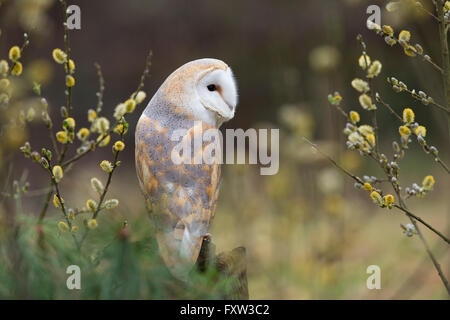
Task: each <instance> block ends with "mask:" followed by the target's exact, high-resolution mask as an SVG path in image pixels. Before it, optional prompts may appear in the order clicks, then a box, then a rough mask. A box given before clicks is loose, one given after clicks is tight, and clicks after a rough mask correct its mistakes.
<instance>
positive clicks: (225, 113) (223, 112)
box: [202, 102, 234, 122]
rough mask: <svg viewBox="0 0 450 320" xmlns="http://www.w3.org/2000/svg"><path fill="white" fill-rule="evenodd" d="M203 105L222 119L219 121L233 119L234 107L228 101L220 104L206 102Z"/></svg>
mask: <svg viewBox="0 0 450 320" xmlns="http://www.w3.org/2000/svg"><path fill="white" fill-rule="evenodd" d="M202 104H203V106H204V107H205V108H207V109H209V110H211V111H212V112H214V113H216V114H217V116H218V117H219V118H220V119H221V120H222V121H221V122H224V121H228V120H231V119H233V117H234V107H233V106H232V105H231V104H229V103H228V102H225V103H223V104H221V105H220V106H217V105H209V104H207V103H203V102H202Z"/></svg>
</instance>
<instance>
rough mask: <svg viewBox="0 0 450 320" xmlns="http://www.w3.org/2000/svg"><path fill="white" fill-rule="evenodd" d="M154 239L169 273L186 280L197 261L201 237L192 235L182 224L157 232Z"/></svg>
mask: <svg viewBox="0 0 450 320" xmlns="http://www.w3.org/2000/svg"><path fill="white" fill-rule="evenodd" d="M156 240H157V242H158V246H159V252H160V254H161V256H162V258H163V260H164V263H165V264H166V266H167V268H168V269H169V271H170V273H171V274H172V275H173V276H174V277H175V278H177V279H178V280H181V281H184V282H187V281H188V278H189V273H190V272H191V270H192V268H193V267H194V265H195V263H196V262H197V258H198V255H199V253H200V249H201V245H202V242H203V237H202V236H199V237H198V236H195V235H193V234H192V233H190V232H189V229H188V228H185V227H184V226H182V227H177V228H175V229H174V230H173V231H171V232H158V233H157V234H156Z"/></svg>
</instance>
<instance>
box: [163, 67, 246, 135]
mask: <svg viewBox="0 0 450 320" xmlns="http://www.w3.org/2000/svg"><path fill="white" fill-rule="evenodd" d="M160 91H161V93H162V95H163V97H164V100H166V101H167V102H169V103H170V105H172V106H174V107H175V109H176V112H179V113H185V114H186V115H189V117H190V118H191V119H194V120H201V121H204V122H206V123H208V124H210V125H214V126H216V127H219V126H220V125H221V124H222V123H223V122H225V121H228V120H230V119H232V118H233V117H234V113H235V111H236V105H237V88H236V82H235V80H234V76H233V72H232V71H231V68H230V67H229V66H228V65H227V64H226V63H224V62H223V61H220V60H217V59H199V60H194V61H191V62H188V63H186V64H184V65H183V66H181V67H180V68H178V69H177V70H175V71H174V72H173V73H172V74H171V75H170V76H169V77H168V78H167V79H166V81H165V82H164V83H163V85H162V86H161V88H160Z"/></svg>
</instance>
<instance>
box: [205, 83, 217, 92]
mask: <svg viewBox="0 0 450 320" xmlns="http://www.w3.org/2000/svg"><path fill="white" fill-rule="evenodd" d="M207 88H208V90H209V91H216V85H215V84H210V85H208V86H207Z"/></svg>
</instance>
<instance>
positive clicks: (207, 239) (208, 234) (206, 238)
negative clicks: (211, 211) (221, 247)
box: [203, 233, 212, 242]
mask: <svg viewBox="0 0 450 320" xmlns="http://www.w3.org/2000/svg"><path fill="white" fill-rule="evenodd" d="M203 240H204V241H208V242H211V240H212V235H211V233H207V234H205V235H204V237H203Z"/></svg>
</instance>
